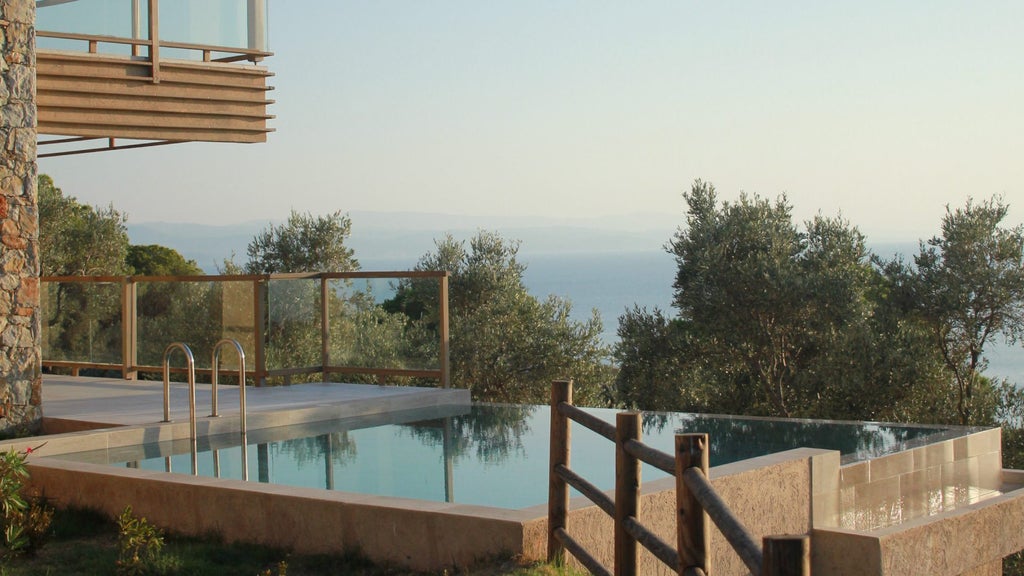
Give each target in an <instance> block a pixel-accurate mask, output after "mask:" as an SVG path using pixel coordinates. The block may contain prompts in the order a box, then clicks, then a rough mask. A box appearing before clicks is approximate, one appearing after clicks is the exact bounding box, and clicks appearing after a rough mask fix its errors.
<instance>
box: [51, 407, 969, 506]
mask: <svg viewBox="0 0 1024 576" xmlns="http://www.w3.org/2000/svg"><path fill="white" fill-rule="evenodd" d="M588 411H589V412H591V413H593V414H594V415H596V416H598V417H599V418H601V419H603V420H605V421H608V422H614V421H615V414H616V413H617V412H618V411H616V410H610V409H592V410H588ZM549 417H550V408H548V407H547V406H499V405H475V406H473V407H472V408H469V407H461V408H452V407H448V408H433V409H424V410H415V411H407V412H400V413H392V414H389V415H386V416H381V417H363V418H358V419H346V420H337V421H331V422H319V423H313V424H305V425H301V426H289V427H281V428H269V429H263V430H255V431H251V432H250V433H249V434H248V435H247V437H246V438H245V450H246V452H245V455H246V456H245V459H246V461H247V467H246V469H245V472H244V473H243V467H242V461H243V458H242V448H241V445H242V438H241V437H240V435H222V436H214V437H210V438H204V439H200V440H199V441H198V443H197V444H198V451H197V454H196V462H197V473H198V474H200V475H204V476H218V477H221V478H234V479H243V478H245V479H248V480H249V481H258V482H271V483H276V484H284V485H290V486H301V487H310V488H326V489H328V490H341V491H346V492H357V493H363V494H375V495H383V496H396V497H403V498H415V499H421V500H434V501H448V502H457V503H462V504H476V505H484V506H495V507H501V508H511V509H519V508H526V507H529V506H534V505H539V504H544V503H545V502H546V500H547V482H548V472H547V471H548V465H549V464H548V442H549V434H550V423H549ZM643 422H644V426H643V438H642V440H643V442H644V443H646V444H649V445H651V446H653V447H654V448H657V449H659V450H662V451H665V452H668V453H671V452H672V451H673V445H674V435H675V434H676V433H677V432H706V433H708V434H709V435H710V442H711V465H712V466H716V465H720V464H726V463H729V462H734V461H738V460H743V459H747V458H751V457H755V456H761V455H765V454H770V453H774V452H778V451H782V450H787V449H790V448H797V447H811V448H826V449H833V450H839V451H840V452H841V453H842V454H843V460H844V462H849V461H853V460H860V459H865V458H871V457H874V456H879V455H882V454H887V453H891V452H895V451H899V450H902V449H905V448H907V447H909V446H913V445H920V444H924V443H928V442H930V441H933V440H936V439H941V438H945V437H948V435H949V433H950V432H952V431H951V430H950V429H949V428H940V427H926V426H914V425H907V426H902V425H883V424H873V423H841V422H828V421H808V420H776V419H759V418H740V417H729V416H704V415H694V414H679V413H648V414H645V415H644V418H643ZM62 457H63V458H68V459H73V460H77V461H85V462H98V463H104V464H116V465H119V466H127V467H131V468H139V469H145V470H164V471H173V472H181V473H190V472H191V471H192V470H191V468H192V451H191V442H175V443H171V442H165V443H159V444H150V445H143V446H137V447H128V448H120V449H111V450H98V451H93V452H80V453H76V454H68V455H64V456H62ZM614 461H615V459H614V445H613V444H612V443H611V442H609V441H608V440H606V439H604V438H603V437H600V436H598V435H597V434H595V433H593V432H591V431H589V430H587V429H586V428H584V427H583V426H581V425H578V424H573V426H572V459H571V467H572V468H573V470H575V471H576V472H577V473H579V474H581V475H583V477H585V478H587V479H588V480H589V481H590V482H592V483H594V484H595V485H597V486H598V487H600V488H602V489H611V488H613V487H614V477H615V470H614V468H615V466H614ZM665 476H666V474H665V473H664V472H662V471H660V470H657V469H655V468H653V467H650V466H646V465H645V466H644V468H643V471H642V478H643V481H645V482H646V481H649V480H654V479H657V478H661V477H665Z"/></svg>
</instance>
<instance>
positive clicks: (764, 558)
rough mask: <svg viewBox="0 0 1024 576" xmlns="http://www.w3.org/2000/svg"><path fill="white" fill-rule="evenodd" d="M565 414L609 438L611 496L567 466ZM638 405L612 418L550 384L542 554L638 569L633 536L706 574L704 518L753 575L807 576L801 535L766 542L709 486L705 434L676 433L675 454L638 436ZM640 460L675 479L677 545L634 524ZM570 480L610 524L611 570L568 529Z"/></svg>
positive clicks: (626, 574) (623, 570)
mask: <svg viewBox="0 0 1024 576" xmlns="http://www.w3.org/2000/svg"><path fill="white" fill-rule="evenodd" d="M570 421H573V422H576V423H578V424H581V425H583V426H585V427H586V428H588V429H590V430H592V431H594V432H595V433H597V434H599V435H601V436H604V437H605V438H607V439H608V440H610V441H612V442H614V443H615V499H614V501H613V500H612V499H611V498H609V497H608V496H607V495H605V494H604V493H603V492H602V491H601V490H600V489H598V488H597V487H596V486H594V485H593V484H591V483H590V482H588V481H587V480H585V479H584V478H582V477H581V476H579V475H578V474H576V473H575V472H573V471H572V469H571V468H570V466H569V454H570V444H571V437H572V435H571V428H570ZM640 436H641V419H640V413H639V412H620V413H619V414H617V415H616V423H615V425H614V426H613V425H611V424H609V423H607V422H605V421H603V420H601V419H599V418H597V417H595V416H593V415H591V414H589V413H587V412H585V411H583V410H581V409H579V408H577V407H575V406H573V404H572V382H571V381H556V382H554V383H552V388H551V469H550V472H549V478H550V480H549V492H548V561H550V562H564V560H565V552H566V551H568V552H570V553H571V554H572V555H573V556H574V557H575V558H576V559H577V560H578V561H579V562H580V563H581V564H583V566H585V567H586V568H587V570H589V571H590V572H591V573H593V574H596V575H598V576H611V575H612V574H613V573H614V575H615V576H633V575H635V574H637V573H638V564H639V547H638V546H637V544H638V543H639V544H640V545H642V546H643V547H645V548H646V549H647V550H649V551H650V552H651V553H652V554H653V555H654V556H655V557H656V558H658V560H660V561H661V562H662V563H664V564H665V565H666V566H668V567H670V568H671V569H672V570H673V571H674V572H676V573H678V574H680V575H686V576H707V575H710V574H712V571H711V569H710V568H709V566H708V562H709V559H710V557H711V553H710V542H711V539H710V528H711V525H710V522H708V520H709V519H710V520H711V521H713V522H714V523H715V526H717V528H718V529H719V531H721V533H722V534H723V535H724V536H725V538H726V540H727V541H728V542H729V544H730V545H731V546H732V548H733V549H734V550H735V551H736V553H737V554H738V555H739V557H740V558H741V559H742V560H743V563H744V564H745V565H746V566H747V568H748V569H749V570H750V573H751V574H759V575H762V576H809V574H810V538H809V536H807V535H804V534H800V535H784V536H767V537H765V538H764V540H763V543H764V548H763V550H762V548H761V546H759V545H758V544H757V542H756V541H755V540H754V538H753V537H752V536H751V534H750V533H749V532H748V531H747V529H746V528H745V527H744V526H743V524H742V523H741V522H740V521H739V520H738V519H737V518H736V517H735V516H734V515H733V513H732V512H731V511H730V510H729V507H728V506H727V505H726V504H725V503H724V502H723V501H722V499H721V498H720V497H719V496H718V494H717V493H716V492H715V489H714V487H713V486H712V485H711V483H710V482H709V481H708V450H707V448H708V436H707V434H678V435H676V439H675V456H674V457H673V456H672V455H669V454H666V453H664V452H661V451H659V450H655V449H653V448H651V447H649V446H647V445H645V444H643V443H642V442H641V441H640ZM641 462H646V463H648V464H650V465H651V466H654V467H656V468H658V469H660V470H663V471H665V472H667V473H669V474H672V475H673V476H674V477H675V479H676V536H677V538H676V540H677V541H676V544H675V545H672V544H669V543H668V542H665V541H664V540H662V539H661V538H659V537H658V536H657V535H655V534H654V533H653V532H651V531H650V530H649V529H648V528H646V527H645V526H644V525H643V524H641V523H640V521H639V517H640V463H641ZM570 486H571V487H573V488H575V489H576V490H578V491H579V492H580V493H581V494H583V495H584V496H586V497H587V498H588V499H590V501H592V502H593V503H594V504H596V505H597V506H598V507H599V508H600V509H601V510H603V511H604V512H605V513H606V514H608V515H609V516H610V517H612V518H613V519H614V523H615V529H614V534H615V556H614V558H615V566H614V572H612V571H609V570H608V569H607V568H606V567H605V566H604V565H602V564H601V563H600V562H599V561H598V560H597V559H596V558H594V556H593V555H592V554H591V553H589V552H588V551H587V550H586V549H584V548H583V546H581V545H580V544H579V543H578V542H577V541H576V540H575V539H574V538H573V537H572V536H571V535H570V534H569V532H568V531H567V526H566V524H567V517H568V508H569V487H570Z"/></svg>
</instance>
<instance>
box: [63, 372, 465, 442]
mask: <svg viewBox="0 0 1024 576" xmlns="http://www.w3.org/2000/svg"><path fill="white" fill-rule="evenodd" d="M210 396H211V394H210V385H209V384H197V385H196V416H197V419H203V418H204V417H206V416H208V415H209V414H210V402H211V398H210ZM217 396H218V400H217V405H218V413H219V414H220V415H221V416H224V417H237V416H238V414H239V402H238V387H237V386H219V387H218V394H217ZM170 399H171V419H172V420H174V421H176V422H181V421H185V422H187V421H188V385H187V384H184V383H176V382H172V383H171V386H170ZM468 403H469V391H468V390H456V389H438V388H416V387H410V386H377V385H374V384H339V383H325V382H319V383H309V384H295V385H292V386H274V387H264V388H255V387H252V386H250V387H247V388H246V412H247V416H248V419H249V420H250V421H252V420H253V418H254V417H255V418H256V419H257V420H260V419H262V420H264V421H265V420H266V419H267V417H269V416H270V415H271V414H274V413H278V414H280V413H288V412H295V411H306V412H308V411H309V410H311V409H313V410H315V409H329V410H334V411H339V412H343V413H344V415H362V414H374V413H380V412H386V411H390V410H407V409H413V408H421V407H426V406H435V405H441V404H468ZM43 417H44V419H45V421H46V423H47V427H49V428H51V429H60V430H71V429H75V428H97V427H101V426H125V425H136V424H153V423H156V422H159V421H161V420H163V383H162V382H158V381H157V382H155V381H138V380H136V381H130V380H122V379H119V378H91V377H73V376H55V375H50V374H46V375H44V376H43ZM261 417H262V418H261ZM71 423H80V425H79V426H75V425H74V424H71ZM282 423H287V422H282ZM263 425H267V422H264V423H263Z"/></svg>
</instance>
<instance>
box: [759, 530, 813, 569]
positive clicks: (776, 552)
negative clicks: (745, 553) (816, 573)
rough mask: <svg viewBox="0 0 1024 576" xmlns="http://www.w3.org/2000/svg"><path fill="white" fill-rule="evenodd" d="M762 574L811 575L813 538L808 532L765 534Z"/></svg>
mask: <svg viewBox="0 0 1024 576" xmlns="http://www.w3.org/2000/svg"><path fill="white" fill-rule="evenodd" d="M763 543H764V546H763V549H764V564H763V566H762V568H761V575H762V576H810V574H811V538H810V536H808V535H806V534H794V535H782V536H765V537H764V540H763Z"/></svg>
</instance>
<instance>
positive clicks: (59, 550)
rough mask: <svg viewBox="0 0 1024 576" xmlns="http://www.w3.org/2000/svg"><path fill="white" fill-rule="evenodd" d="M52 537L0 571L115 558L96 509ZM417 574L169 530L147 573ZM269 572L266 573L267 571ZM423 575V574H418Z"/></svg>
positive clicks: (473, 572) (534, 570)
mask: <svg viewBox="0 0 1024 576" xmlns="http://www.w3.org/2000/svg"><path fill="white" fill-rule="evenodd" d="M52 530H53V531H52V538H51V540H50V541H49V542H48V543H47V544H46V545H45V546H44V547H43V548H41V549H40V550H39V551H38V553H37V554H35V555H34V556H23V557H17V558H14V559H11V560H10V561H8V562H7V563H5V564H3V565H0V576H57V575H64V574H77V575H81V576H109V575H110V574H114V572H115V570H116V566H117V559H118V526H117V524H116V523H115V522H114V521H113V520H111V519H110V518H108V517H107V516H105V515H104V514H102V513H100V512H97V511H95V510H88V509H62V510H58V511H57V513H56V515H55V516H54V522H53V528H52ZM281 562H285V565H286V567H287V576H416V573H413V572H409V571H407V570H400V569H396V568H393V567H388V566H381V565H377V564H374V563H372V562H370V561H369V560H367V559H366V558H364V557H362V556H360V555H359V554H357V553H344V554H337V555H308V556H307V555H297V554H290V553H288V552H287V551H284V550H279V549H275V548H271V547H268V546H259V545H254V544H227V543H225V542H224V541H223V540H222V539H221V538H220V537H219V536H209V537H203V538H196V537H185V536H179V535H174V534H168V535H166V538H165V545H164V547H163V550H162V551H161V553H160V555H159V558H157V559H155V560H154V561H153V562H151V563H150V564H148V566H147V572H145V574H147V575H151V576H203V575H207V574H210V575H217V576H222V575H223V576H260V575H262V574H267V573H269V574H271V575H273V576H276V575H277V574H278V573H279V566H280V564H281ZM268 571H269V572H268ZM441 574H444V575H445V576H461V575H466V576H576V575H580V574H584V573H583V572H579V571H572V570H566V569H563V568H558V567H553V566H549V565H546V564H540V563H529V562H521V561H518V560H515V559H508V558H497V559H494V560H492V561H489V562H487V563H486V564H484V565H481V566H475V567H473V568H472V569H469V570H465V571H462V570H458V571H444V572H442V573H441ZM420 576H422V575H420Z"/></svg>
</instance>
